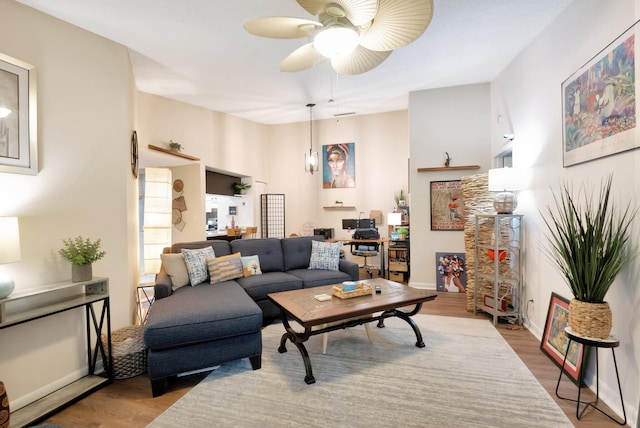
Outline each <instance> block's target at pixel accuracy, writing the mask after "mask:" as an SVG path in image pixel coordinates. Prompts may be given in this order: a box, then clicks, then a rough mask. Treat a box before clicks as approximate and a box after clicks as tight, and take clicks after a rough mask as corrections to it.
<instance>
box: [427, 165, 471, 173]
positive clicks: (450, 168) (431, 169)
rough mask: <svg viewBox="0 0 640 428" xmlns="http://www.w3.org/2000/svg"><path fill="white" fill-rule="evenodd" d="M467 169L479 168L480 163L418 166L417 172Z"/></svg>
mask: <svg viewBox="0 0 640 428" xmlns="http://www.w3.org/2000/svg"><path fill="white" fill-rule="evenodd" d="M469 169H480V165H461V166H436V167H432V168H418V172H431V171H464V170H469Z"/></svg>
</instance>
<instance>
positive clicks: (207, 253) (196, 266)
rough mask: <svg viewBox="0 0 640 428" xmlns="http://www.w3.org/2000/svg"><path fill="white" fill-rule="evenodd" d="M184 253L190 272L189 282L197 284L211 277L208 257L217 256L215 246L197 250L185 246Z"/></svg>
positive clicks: (193, 284)
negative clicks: (214, 250)
mask: <svg viewBox="0 0 640 428" xmlns="http://www.w3.org/2000/svg"><path fill="white" fill-rule="evenodd" d="M182 255H183V256H184V263H185V264H186V265H187V272H189V282H190V283H191V285H192V286H195V285H198V284H200V283H201V282H205V281H206V280H207V278H209V270H208V269H207V262H206V259H208V258H214V257H215V256H216V255H215V254H214V252H213V248H211V247H205V248H198V249H195V250H190V249H188V248H183V249H182Z"/></svg>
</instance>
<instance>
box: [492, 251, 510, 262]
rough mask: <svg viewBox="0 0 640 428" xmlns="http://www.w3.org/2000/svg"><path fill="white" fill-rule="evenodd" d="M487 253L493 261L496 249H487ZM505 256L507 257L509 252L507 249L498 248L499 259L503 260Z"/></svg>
mask: <svg viewBox="0 0 640 428" xmlns="http://www.w3.org/2000/svg"><path fill="white" fill-rule="evenodd" d="M487 254H488V255H489V258H490V259H491V260H492V261H493V260H495V259H494V257H495V252H494V250H487ZM505 257H507V252H506V251H505V250H498V260H500V261H503V260H504V258H505Z"/></svg>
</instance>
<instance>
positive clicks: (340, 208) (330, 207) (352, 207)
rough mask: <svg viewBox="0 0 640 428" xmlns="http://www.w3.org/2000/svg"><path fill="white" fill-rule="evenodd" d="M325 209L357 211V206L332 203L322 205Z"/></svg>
mask: <svg viewBox="0 0 640 428" xmlns="http://www.w3.org/2000/svg"><path fill="white" fill-rule="evenodd" d="M322 208H324V209H325V210H344V211H355V210H356V207H354V206H347V205H331V206H329V207H322Z"/></svg>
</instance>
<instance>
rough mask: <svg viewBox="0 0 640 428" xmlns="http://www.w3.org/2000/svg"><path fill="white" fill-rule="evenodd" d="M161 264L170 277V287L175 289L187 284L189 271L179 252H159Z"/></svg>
mask: <svg viewBox="0 0 640 428" xmlns="http://www.w3.org/2000/svg"><path fill="white" fill-rule="evenodd" d="M160 259H161V260H162V266H164V270H165V271H166V272H167V274H168V275H169V276H170V277H171V288H172V289H173V290H174V291H175V290H176V289H178V288H180V287H184V286H185V285H189V272H187V265H186V264H185V262H184V256H183V255H182V254H181V253H167V254H160Z"/></svg>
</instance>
